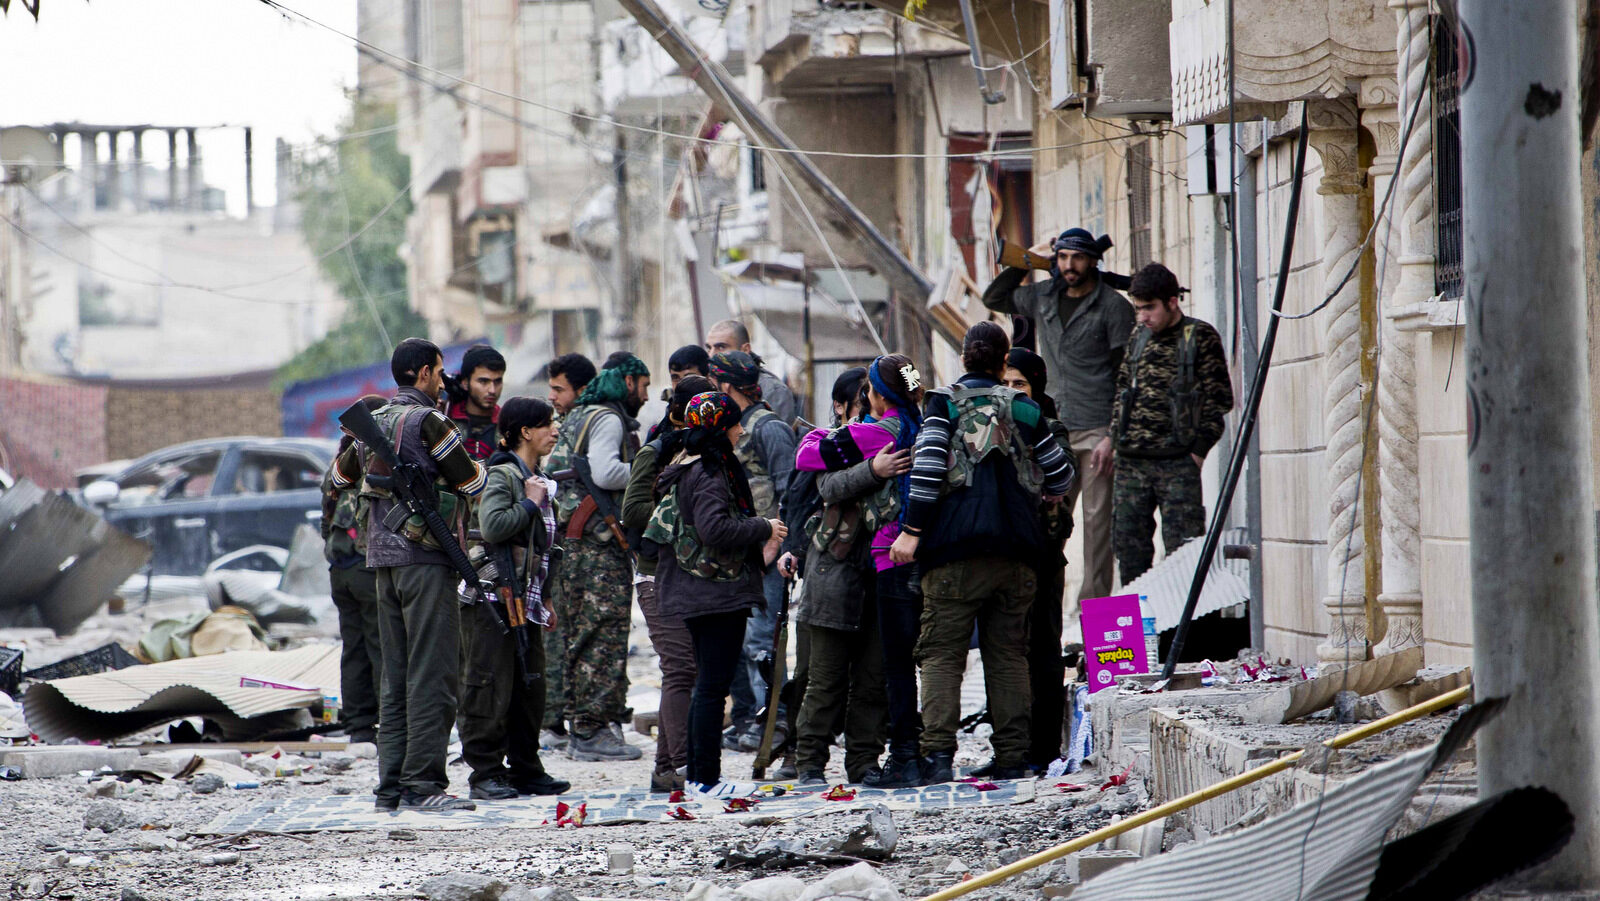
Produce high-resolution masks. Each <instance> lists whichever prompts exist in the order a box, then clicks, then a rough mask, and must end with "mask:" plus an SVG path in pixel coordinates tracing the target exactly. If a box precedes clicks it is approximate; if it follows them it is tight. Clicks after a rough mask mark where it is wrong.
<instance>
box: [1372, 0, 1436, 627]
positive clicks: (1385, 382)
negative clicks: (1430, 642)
mask: <svg viewBox="0 0 1600 901" xmlns="http://www.w3.org/2000/svg"><path fill="white" fill-rule="evenodd" d="M1389 6H1390V8H1392V9H1393V10H1394V11H1395V17H1396V19H1397V23H1398V26H1399V27H1398V37H1397V39H1396V40H1397V45H1398V47H1397V51H1396V60H1397V63H1396V65H1397V66H1398V69H1399V71H1398V73H1397V82H1398V91H1397V96H1396V98H1395V112H1394V116H1395V122H1396V129H1397V130H1396V132H1395V135H1396V141H1398V140H1399V136H1400V134H1401V133H1403V132H1404V130H1405V128H1406V122H1407V119H1408V118H1409V117H1410V115H1411V108H1412V106H1413V105H1415V104H1416V103H1417V100H1418V98H1419V97H1420V98H1421V103H1422V106H1421V107H1420V108H1419V109H1418V111H1417V116H1416V119H1415V120H1412V121H1411V135H1410V138H1409V139H1408V140H1407V141H1406V147H1405V152H1404V154H1403V155H1402V156H1401V159H1400V169H1399V172H1398V173H1397V175H1396V177H1397V178H1399V179H1400V184H1399V186H1398V187H1397V192H1398V193H1397V194H1396V195H1395V198H1394V200H1393V201H1392V206H1391V208H1390V219H1391V221H1392V222H1393V223H1394V226H1395V229H1394V230H1395V232H1396V233H1397V238H1398V243H1399V254H1398V258H1397V259H1396V258H1393V257H1391V259H1395V260H1396V262H1397V263H1398V265H1395V266H1390V267H1388V268H1394V269H1397V270H1398V272H1397V276H1396V279H1395V285H1394V287H1393V289H1392V290H1391V289H1390V286H1389V285H1388V284H1385V285H1384V286H1383V298H1384V302H1383V319H1382V323H1383V325H1382V328H1383V357H1382V362H1381V365H1380V372H1379V376H1378V484H1379V491H1380V492H1381V497H1382V523H1383V590H1382V592H1381V593H1380V594H1379V595H1378V603H1379V604H1380V605H1381V606H1382V608H1383V614H1384V618H1385V619H1386V621H1387V623H1388V627H1387V629H1386V631H1385V634H1384V636H1383V641H1382V642H1380V643H1379V644H1378V646H1377V647H1376V648H1374V649H1373V651H1374V653H1375V654H1389V653H1393V652H1395V651H1399V650H1403V649H1405V648H1408V647H1413V646H1420V645H1421V644H1422V643H1423V633H1422V490H1421V481H1420V462H1419V459H1418V455H1417V442H1418V438H1419V435H1420V430H1419V428H1418V426H1417V364H1416V352H1417V336H1416V333H1415V332H1412V331H1405V330H1402V329H1400V328H1399V327H1398V325H1397V323H1396V321H1395V320H1396V316H1398V315H1400V313H1401V311H1403V310H1407V309H1410V308H1415V307H1416V306H1418V305H1420V304H1422V303H1424V302H1425V301H1426V300H1427V299H1428V298H1429V297H1431V296H1433V280H1434V273H1433V249H1434V235H1433V111H1432V109H1431V108H1430V104H1429V102H1428V97H1427V94H1428V91H1429V90H1430V87H1429V82H1428V60H1429V56H1430V54H1431V51H1432V36H1431V34H1430V32H1429V30H1428V0H1391V2H1390V4H1389ZM1373 112H1374V113H1376V109H1374V110H1373ZM1380 148H1381V143H1380ZM1381 152H1382V151H1381V149H1380V153H1381ZM1390 246H1391V248H1392V246H1393V245H1392V243H1391V245H1390ZM1385 281H1386V282H1387V281H1388V280H1387V279H1385Z"/></svg>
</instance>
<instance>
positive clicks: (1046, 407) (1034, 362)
mask: <svg viewBox="0 0 1600 901" xmlns="http://www.w3.org/2000/svg"><path fill="white" fill-rule="evenodd" d="M1006 365H1007V366H1010V367H1011V368H1012V369H1015V370H1016V371H1018V372H1020V373H1022V377H1023V378H1025V379H1027V380H1028V387H1030V388H1032V389H1033V393H1032V396H1033V402H1034V403H1036V404H1038V405H1039V409H1040V410H1042V411H1044V415H1045V416H1046V417H1047V418H1049V419H1059V418H1060V417H1059V416H1057V415H1056V402H1055V401H1054V400H1051V399H1050V395H1049V393H1048V392H1047V389H1048V388H1049V385H1050V373H1049V370H1048V369H1046V368H1045V365H1044V358H1043V357H1041V356H1039V355H1038V354H1036V353H1034V352H1033V351H1031V350H1028V349H1026V348H1022V347H1013V348H1011V352H1010V353H1008V354H1006Z"/></svg>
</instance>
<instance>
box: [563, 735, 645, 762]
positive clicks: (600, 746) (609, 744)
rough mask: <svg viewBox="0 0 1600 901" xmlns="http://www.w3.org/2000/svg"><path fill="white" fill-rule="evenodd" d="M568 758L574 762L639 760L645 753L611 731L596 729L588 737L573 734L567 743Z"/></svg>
mask: <svg viewBox="0 0 1600 901" xmlns="http://www.w3.org/2000/svg"><path fill="white" fill-rule="evenodd" d="M567 756H568V757H571V758H572V759H573V760H638V759H639V758H641V757H643V756H644V752H643V751H641V750H639V749H638V748H635V747H634V746H633V745H630V744H628V743H627V742H625V741H623V740H622V739H620V738H618V737H617V736H616V735H614V734H612V732H611V730H610V729H605V728H601V729H596V730H595V731H594V734H592V735H589V736H587V737H585V736H582V735H579V734H578V733H576V732H574V733H572V739H571V741H569V742H567Z"/></svg>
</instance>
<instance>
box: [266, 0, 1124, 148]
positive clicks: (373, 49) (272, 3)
mask: <svg viewBox="0 0 1600 901" xmlns="http://www.w3.org/2000/svg"><path fill="white" fill-rule="evenodd" d="M256 2H258V3H263V4H266V5H267V6H269V7H272V8H273V9H275V10H278V11H280V12H281V13H283V14H284V15H286V16H290V17H293V18H297V19H300V20H302V21H304V22H305V23H306V24H309V25H312V26H315V27H317V28H321V29H324V30H326V31H328V32H330V33H332V34H335V35H338V36H339V37H342V38H344V39H345V40H348V41H350V42H352V43H354V44H355V45H356V46H357V47H360V48H364V49H366V50H367V51H369V53H371V54H378V55H381V56H383V57H385V58H387V59H389V60H390V61H392V63H393V66H392V67H396V68H398V67H411V68H415V69H420V70H422V71H424V72H429V73H432V74H434V75H439V76H441V77H443V78H447V79H449V80H450V81H452V82H455V83H456V84H457V85H460V86H465V87H470V88H476V89H478V90H480V91H483V92H484V93H486V94H491V95H494V96H497V97H503V98H505V99H507V100H512V101H515V102H517V103H522V104H526V105H528V106H531V107H534V108H536V109H543V110H546V111H549V112H553V113H559V114H561V115H563V116H567V117H570V118H573V119H580V120H583V121H588V122H594V123H597V124H600V125H607V126H610V127H612V128H621V129H626V130H628V131H635V132H640V133H643V134H650V135H657V136H659V137H662V138H672V139H675V140H680V141H686V142H689V143H694V144H705V145H709V146H718V147H738V146H739V145H737V144H735V143H733V142H729V141H720V140H717V139H716V138H704V137H700V136H699V135H692V134H685V133H681V132H675V131H667V130H665V129H660V128H651V127H649V126H645V125H634V124H631V123H628V122H623V121H620V120H617V119H614V118H611V117H607V116H594V115H589V114H587V113H582V112H579V111H577V110H569V109H563V108H562V107H558V106H552V105H550V104H547V103H541V102H539V101H537V100H532V99H530V98H527V97H523V96H521V95H518V94H515V93H512V92H510V91H502V90H499V89H497V88H491V87H489V86H487V85H483V84H479V83H478V82H475V81H472V80H471V79H468V78H463V77H462V76H459V75H454V74H452V73H449V72H445V71H442V70H440V69H436V68H434V67H432V66H429V65H426V64H425V63H422V62H419V61H417V60H414V59H409V58H407V57H405V56H401V55H400V54H396V53H391V52H390V51H388V50H384V49H383V48H381V47H378V46H375V45H373V44H370V43H368V42H366V41H363V40H361V39H360V38H359V37H356V36H354V35H351V34H347V33H345V32H343V31H340V30H339V29H338V28H335V27H334V26H332V25H328V24H325V23H323V22H320V21H318V20H316V19H313V18H312V17H310V16H308V15H306V14H304V13H301V12H299V11H297V10H292V9H289V8H288V7H285V6H283V5H282V4H281V3H278V2H276V0H256ZM434 87H435V89H436V90H439V91H441V92H446V93H448V92H450V91H453V90H455V89H454V88H453V87H452V88H445V87H442V86H438V85H435V86H434ZM452 96H456V97H457V99H458V100H460V102H462V103H466V104H469V105H471V106H475V107H478V108H479V109H483V110H485V111H486V112H492V113H495V114H496V115H504V116H510V115H512V114H509V113H505V112H504V111H503V110H498V109H495V108H494V107H492V106H487V105H485V104H484V103H483V102H482V101H476V100H472V99H470V98H466V97H460V96H459V95H458V94H456V95H452ZM1116 140H1120V139H1119V138H1098V139H1094V140H1088V141H1080V142H1078V143H1074V144H1058V145H1053V146H1049V147H1023V148H1018V149H1015V150H997V151H994V153H993V154H981V153H864V152H852V151H843V150H807V149H805V148H801V147H769V146H767V145H764V144H763V145H757V144H754V142H752V146H757V147H759V149H761V150H763V151H765V152H767V153H778V154H795V155H803V156H827V157H839V158H844V159H882V160H899V159H930V160H931V159H943V160H949V159H982V158H990V157H994V158H999V157H1012V156H1015V157H1024V156H1032V155H1033V154H1035V153H1039V152H1042V151H1046V150H1070V149H1072V148H1075V147H1084V146H1089V145H1092V144H1105V143H1109V142H1112V141H1116Z"/></svg>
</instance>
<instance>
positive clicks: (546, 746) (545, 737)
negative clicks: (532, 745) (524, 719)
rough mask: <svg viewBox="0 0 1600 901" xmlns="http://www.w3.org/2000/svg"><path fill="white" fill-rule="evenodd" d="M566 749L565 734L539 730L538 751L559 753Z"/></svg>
mask: <svg viewBox="0 0 1600 901" xmlns="http://www.w3.org/2000/svg"><path fill="white" fill-rule="evenodd" d="M566 747H567V734H566V733H565V732H557V731H555V730H554V729H541V730H539V750H541V751H561V750H564V749H565V748H566Z"/></svg>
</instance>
